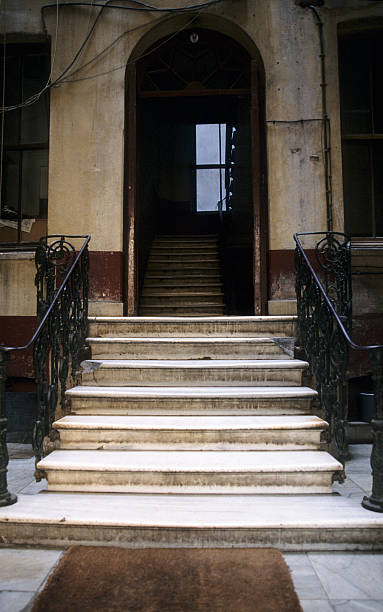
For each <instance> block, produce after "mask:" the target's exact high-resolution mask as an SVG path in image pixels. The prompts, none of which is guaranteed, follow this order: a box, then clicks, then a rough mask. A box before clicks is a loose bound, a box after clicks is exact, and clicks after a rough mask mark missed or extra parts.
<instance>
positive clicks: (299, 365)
mask: <svg viewBox="0 0 383 612" xmlns="http://www.w3.org/2000/svg"><path fill="white" fill-rule="evenodd" d="M81 365H82V368H83V372H94V371H95V370H98V369H100V368H102V369H104V370H105V369H125V368H140V369H164V368H166V369H185V370H196V369H203V370H206V369H210V370H213V369H214V370H222V369H224V368H227V369H228V368H230V369H233V370H239V369H255V370H264V369H267V370H295V369H298V370H304V369H305V368H307V367H308V366H309V364H308V363H307V361H300V360H299V359H255V360H250V359H235V360H229V359H87V360H85V361H83V362H82V364H81Z"/></svg>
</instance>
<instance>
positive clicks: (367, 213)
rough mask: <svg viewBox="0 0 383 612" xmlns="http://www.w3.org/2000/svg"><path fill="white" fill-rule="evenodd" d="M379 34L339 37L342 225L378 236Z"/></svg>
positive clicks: (382, 89) (381, 202) (381, 222)
mask: <svg viewBox="0 0 383 612" xmlns="http://www.w3.org/2000/svg"><path fill="white" fill-rule="evenodd" d="M382 54H383V38H382V32H381V31H380V32H371V31H369V32H365V33H363V34H353V35H348V36H344V37H343V38H341V39H340V41H339V75H340V96H341V121H342V157H343V194H344V213H345V229H346V231H347V232H348V233H350V234H351V235H353V236H360V237H363V236H365V237H377V236H379V237H382V236H383V172H382V168H383V79H382V76H383V75H382Z"/></svg>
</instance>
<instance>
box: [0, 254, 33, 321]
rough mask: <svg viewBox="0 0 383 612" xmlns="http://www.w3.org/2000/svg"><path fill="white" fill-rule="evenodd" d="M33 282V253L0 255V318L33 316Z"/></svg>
mask: <svg viewBox="0 0 383 612" xmlns="http://www.w3.org/2000/svg"><path fill="white" fill-rule="evenodd" d="M34 280H35V262H34V253H0V282H1V292H0V316H20V317H28V316H35V314H36V288H35V284H34Z"/></svg>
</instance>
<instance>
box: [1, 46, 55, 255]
mask: <svg viewBox="0 0 383 612" xmlns="http://www.w3.org/2000/svg"><path fill="white" fill-rule="evenodd" d="M1 48H2V51H1V61H3V54H4V51H5V54H6V58H9V57H16V58H17V62H18V64H17V73H18V84H19V91H18V99H19V101H20V102H21V101H22V99H23V79H22V75H23V66H24V62H25V58H26V57H27V56H31V55H36V56H46V57H47V78H48V75H49V68H50V45H49V43H48V42H41V41H40V42H30V43H29V42H28V43H9V44H7V45H6V47H5V48H4V45H1ZM6 87H7V84H6ZM43 96H45V97H46V104H47V119H48V130H47V139H46V140H44V141H40V142H22V132H21V125H22V111H23V109H22V108H18V109H16V110H12V111H8V112H10V113H15V114H16V115H17V125H18V129H17V138H16V139H15V140H14V141H13V142H11V143H6V142H5V141H4V142H3V153H2V161H3V169H2V185H1V193H0V197H1V201H0V218H2V217H1V214H2V211H1V209H2V203H3V197H4V189H5V181H4V176H5V158H6V153H7V152H17V153H19V156H20V157H19V169H18V174H19V188H18V209H17V213H18V216H17V230H16V231H17V240H15V241H12V242H5V241H4V242H2V241H0V248H1V249H3V250H4V249H6V250H28V249H30V248H31V247H33V246H36V245H37V244H38V242H36V241H34V242H33V241H31V242H27V241H25V240H24V241H23V240H22V221H23V218H24V217H23V214H22V183H23V177H22V173H23V153H24V152H27V151H49V122H50V97H49V90H47V91H45V92H44V93H43V94H42V96H41V97H43ZM40 99H41V98H40ZM7 114H8V113H0V130H3V127H2V123H3V117H4V120H5V124H6V121H7ZM48 169H49V155H48Z"/></svg>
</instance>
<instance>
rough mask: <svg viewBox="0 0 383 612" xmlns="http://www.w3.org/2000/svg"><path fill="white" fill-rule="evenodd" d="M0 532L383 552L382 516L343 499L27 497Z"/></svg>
mask: <svg viewBox="0 0 383 612" xmlns="http://www.w3.org/2000/svg"><path fill="white" fill-rule="evenodd" d="M0 530H1V534H2V538H3V541H4V542H6V543H7V546H41V547H43V546H47V547H64V548H66V547H67V546H72V545H76V544H88V545H100V544H102V545H103V546H116V545H118V546H126V547H129V548H130V547H131V548H146V547H169V546H170V547H172V546H174V547H177V546H178V547H179V546H185V547H219V548H224V547H232V546H244V547H262V546H263V547H265V546H266V547H267V546H275V547H276V548H279V549H280V550H283V551H299V552H302V551H305V550H306V551H313V550H316V551H321V550H322V551H323V550H335V551H340V550H364V551H374V550H376V551H381V550H382V548H383V515H382V514H378V513H376V512H368V511H366V510H365V509H364V508H362V506H361V504H360V499H359V498H352V497H351V498H347V497H342V496H339V495H309V496H307V495H222V496H221V495H180V496H178V495H134V494H131V495H124V494H111V493H108V494H99V493H98V494H95V493H69V492H68V493H50V494H49V495H46V494H45V495H44V494H41V495H23V494H20V495H19V497H18V501H17V504H14V505H13V506H6V507H3V508H0ZM313 609H315V606H314V608H313Z"/></svg>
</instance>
